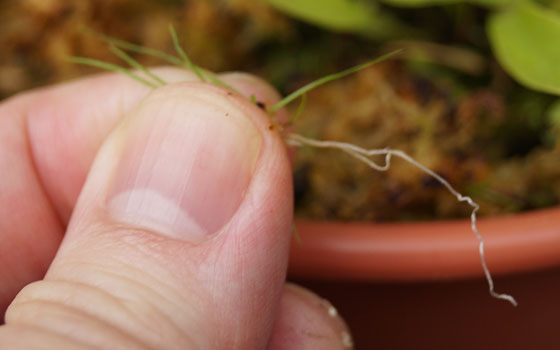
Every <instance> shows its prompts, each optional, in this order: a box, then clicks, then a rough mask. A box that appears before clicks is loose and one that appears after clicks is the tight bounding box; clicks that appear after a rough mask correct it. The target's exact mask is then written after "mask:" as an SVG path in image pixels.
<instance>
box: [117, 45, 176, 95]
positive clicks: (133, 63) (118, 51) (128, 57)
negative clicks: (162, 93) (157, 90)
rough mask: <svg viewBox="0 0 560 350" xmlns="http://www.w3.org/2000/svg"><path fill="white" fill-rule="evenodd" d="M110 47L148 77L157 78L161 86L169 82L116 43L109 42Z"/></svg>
mask: <svg viewBox="0 0 560 350" xmlns="http://www.w3.org/2000/svg"><path fill="white" fill-rule="evenodd" d="M109 49H110V50H111V52H113V53H114V54H115V55H117V56H118V57H119V58H120V59H122V60H123V61H125V62H126V63H128V64H129V65H130V66H131V67H133V68H135V69H137V70H139V71H141V72H143V73H144V74H146V75H147V76H148V77H150V78H152V79H153V80H155V81H156V82H157V83H158V84H160V85H161V86H163V85H166V84H167V83H166V82H165V81H164V80H163V79H161V78H160V77H158V76H157V75H155V74H154V73H152V72H150V71H149V70H148V69H147V68H146V67H144V65H142V64H140V63H139V62H138V61H136V60H135V59H134V58H132V57H131V56H130V55H129V54H127V53H126V52H124V51H123V50H121V49H119V48H118V47H116V46H115V45H114V44H109Z"/></svg>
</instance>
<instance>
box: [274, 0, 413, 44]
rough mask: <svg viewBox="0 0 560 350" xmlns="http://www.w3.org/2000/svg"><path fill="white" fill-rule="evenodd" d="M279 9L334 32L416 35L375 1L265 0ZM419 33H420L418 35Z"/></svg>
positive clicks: (392, 35) (395, 35) (383, 35)
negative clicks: (382, 9)
mask: <svg viewBox="0 0 560 350" xmlns="http://www.w3.org/2000/svg"><path fill="white" fill-rule="evenodd" d="M265 1H267V2H268V3H269V4H271V5H272V6H273V7H275V8H276V9H278V10H280V11H282V12H284V13H286V14H288V15H289V16H292V17H295V18H298V19H300V20H303V21H306V22H309V23H312V24H315V25H317V26H320V27H324V28H327V29H330V30H333V31H338V32H346V33H356V34H361V35H365V36H370V37H377V38H384V37H398V36H401V35H403V34H405V33H411V32H412V33H413V32H414V31H413V30H411V29H410V28H408V27H407V26H406V25H404V24H403V23H400V22H399V21H398V20H397V19H396V18H394V17H393V16H391V15H390V14H387V13H384V12H381V10H380V9H379V8H378V6H377V4H376V3H375V2H373V1H364V0H322V1H317V0H265ZM417 31H418V30H416V32H417Z"/></svg>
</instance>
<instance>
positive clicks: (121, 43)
mask: <svg viewBox="0 0 560 350" xmlns="http://www.w3.org/2000/svg"><path fill="white" fill-rule="evenodd" d="M85 30H86V32H87V33H90V34H92V35H95V36H96V37H98V38H99V39H101V40H103V41H105V42H106V43H108V44H113V45H115V46H117V47H119V48H121V49H125V50H128V51H132V52H136V53H140V54H143V55H148V56H152V57H156V58H159V59H161V60H164V61H167V62H169V63H171V64H174V65H176V66H182V65H183V61H181V60H180V59H179V58H177V57H175V56H173V55H169V54H167V53H165V52H163V51H160V50H156V49H152V48H149V47H144V46H141V45H137V44H134V43H131V42H128V41H125V40H122V39H118V38H114V37H111V36H109V35H105V34H102V33H99V32H97V31H95V30H93V29H90V28H87V29H85Z"/></svg>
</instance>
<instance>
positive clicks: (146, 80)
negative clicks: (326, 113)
mask: <svg viewBox="0 0 560 350" xmlns="http://www.w3.org/2000/svg"><path fill="white" fill-rule="evenodd" d="M169 32H170V35H171V38H172V40H173V45H174V47H175V51H176V52H177V54H178V56H179V57H180V58H178V57H176V56H173V55H169V54H167V53H164V52H161V51H158V50H154V49H151V48H146V47H142V46H139V45H136V44H132V43H129V42H126V41H123V40H120V39H116V38H112V37H109V36H106V35H103V34H100V33H95V35H97V36H98V37H99V38H101V39H102V40H104V41H105V42H106V43H107V44H108V45H109V48H110V50H111V51H112V52H113V53H114V54H115V55H116V56H118V57H119V58H121V59H122V60H123V61H125V62H126V63H128V64H129V65H130V67H131V68H133V69H135V71H133V70H131V69H130V68H125V67H121V66H118V65H115V64H111V63H107V62H103V61H99V60H95V59H91V58H85V57H69V60H70V61H71V62H74V63H78V64H84V65H89V66H93V67H97V68H101V69H104V70H110V71H115V72H119V73H122V74H126V75H127V76H129V77H131V78H132V79H135V80H137V81H138V82H140V83H142V84H144V85H146V86H149V87H150V88H157V87H160V86H163V85H166V82H165V81H164V80H163V79H161V78H159V77H157V76H156V75H155V74H153V73H152V72H150V71H149V70H148V69H147V68H146V67H144V66H142V65H141V64H140V63H139V62H137V61H136V60H134V59H133V58H132V57H131V56H130V55H129V54H127V53H126V52H125V50H127V51H132V52H136V53H141V54H145V55H149V56H153V57H157V58H160V59H162V60H164V61H166V62H168V63H171V64H173V65H177V66H180V67H183V68H185V69H189V70H191V71H193V72H194V73H195V74H196V76H197V77H198V79H200V80H201V81H203V82H208V83H211V84H216V85H219V86H222V87H224V88H226V89H229V90H232V91H235V92H237V93H239V92H238V91H236V90H235V89H234V88H233V87H232V86H230V85H228V84H227V83H225V82H224V81H222V80H221V79H219V78H218V77H217V76H216V75H215V74H214V73H212V72H210V71H208V70H206V69H204V68H202V67H200V66H197V65H196V64H194V63H193V62H192V61H191V60H190V59H189V57H188V56H187V54H186V52H185V51H184V50H183V48H182V47H181V45H180V44H179V39H178V36H177V33H176V32H175V29H174V28H173V26H171V25H170V26H169ZM398 53H399V51H393V52H390V53H388V54H385V55H383V56H380V57H378V58H375V59H373V60H370V61H367V62H364V63H362V64H359V65H356V66H354V67H351V68H348V69H346V70H343V71H341V72H338V73H334V74H331V75H327V76H324V77H322V78H319V79H317V80H315V81H313V82H311V83H309V84H307V85H305V86H303V87H301V88H299V89H297V90H296V91H294V92H293V93H291V94H289V95H288V96H286V97H284V98H283V99H282V100H280V101H279V102H277V103H276V104H274V105H272V106H270V107H268V108H264V105H262V103H260V102H259V101H257V99H256V98H255V96H254V95H251V96H246V97H247V99H248V100H249V101H251V102H252V103H253V104H255V105H257V106H258V107H259V108H262V109H264V110H265V112H266V113H267V114H268V115H269V116H270V117H271V119H272V121H273V123H275V124H276V122H275V118H274V114H275V113H276V112H277V111H278V110H280V109H281V108H283V107H285V106H287V105H288V104H289V103H291V102H293V101H295V100H296V99H298V98H301V102H300V105H299V106H298V108H297V110H296V112H295V113H294V115H293V116H292V121H293V120H294V119H295V118H297V117H298V116H299V115H300V114H301V113H302V111H303V108H304V107H305V101H306V93H307V92H309V91H311V90H313V89H315V88H317V87H318V86H320V85H323V84H326V83H328V82H330V81H333V80H337V79H341V78H343V77H345V76H347V75H350V74H352V73H355V72H357V71H359V70H362V69H365V68H367V67H370V66H371V65H373V64H376V63H379V62H382V61H384V60H387V59H389V58H391V57H393V56H395V55H397V54H398ZM141 74H142V75H141ZM278 126H279V127H282V126H281V125H278ZM284 140H285V142H286V143H287V144H289V145H291V146H295V147H302V146H309V147H315V148H332V149H337V150H340V151H342V152H345V153H347V154H349V155H350V156H352V157H354V158H356V159H358V160H360V161H362V162H364V163H365V164H367V165H368V166H370V167H371V168H372V169H374V170H378V171H387V170H388V169H389V167H390V166H391V160H392V158H393V157H396V158H400V159H402V160H404V161H406V162H408V163H410V164H411V165H413V166H415V167H416V168H418V169H420V170H421V171H423V172H424V173H426V174H427V175H429V176H431V177H432V178H434V179H435V180H437V181H438V182H439V183H440V184H441V185H443V186H444V187H445V188H446V189H447V190H448V191H449V192H450V193H451V194H452V195H453V196H455V197H456V198H457V200H458V201H459V202H466V203H467V204H468V205H469V206H471V208H472V212H471V216H470V219H471V230H472V232H473V233H474V235H475V237H476V238H477V239H478V251H479V256H480V262H481V265H482V269H483V271H484V275H485V277H486V280H487V283H488V289H489V293H490V295H491V296H492V297H494V298H498V299H502V300H506V301H508V302H510V303H511V304H512V305H514V306H517V301H516V300H515V299H514V298H513V297H512V296H511V295H509V294H502V293H497V292H496V291H495V290H494V281H493V279H492V275H491V274H490V270H489V269H488V266H487V264H486V258H485V254H484V239H483V237H482V235H481V234H480V232H479V231H478V227H477V217H476V213H477V211H478V210H479V205H478V204H477V203H476V202H474V201H473V200H472V198H470V197H468V196H464V195H462V194H461V193H459V192H458V191H457V190H455V188H453V186H451V184H450V183H449V182H448V181H446V180H445V179H444V178H443V177H441V176H440V175H438V174H437V173H435V172H434V171H432V170H430V169H428V168H427V167H425V166H424V165H422V164H420V163H419V162H417V161H416V160H414V159H413V158H412V157H410V156H409V155H407V154H406V153H404V152H402V151H399V150H394V149H389V148H385V149H369V150H368V149H364V148H361V147H358V146H356V145H353V144H350V143H345V142H338V141H322V140H315V139H310V138H307V137H304V136H302V135H299V134H295V133H287V134H286V135H284ZM376 156H384V163H382V164H379V163H376V162H374V161H373V160H372V159H371V158H372V157H376ZM293 235H294V238H295V240H296V242H297V243H298V244H301V239H300V236H299V234H298V233H297V230H296V228H295V225H294V227H293Z"/></svg>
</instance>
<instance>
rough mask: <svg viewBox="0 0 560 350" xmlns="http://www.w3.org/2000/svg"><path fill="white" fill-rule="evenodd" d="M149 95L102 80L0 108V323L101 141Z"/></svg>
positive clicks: (59, 224)
mask: <svg viewBox="0 0 560 350" xmlns="http://www.w3.org/2000/svg"><path fill="white" fill-rule="evenodd" d="M157 73H158V74H160V75H162V76H164V77H165V78H166V79H167V80H169V81H173V80H192V79H194V77H193V76H192V73H190V72H187V71H184V70H179V69H169V68H162V69H160V70H158V72H157ZM149 91H150V90H149V89H148V88H146V87H144V86H143V85H141V84H139V83H137V82H135V81H133V80H131V79H129V78H127V77H123V76H120V75H116V74H104V75H100V76H97V77H94V78H88V79H84V80H80V81H76V82H71V83H67V84H63V85H60V86H57V87H53V88H49V89H44V90H38V91H35V92H31V93H27V94H24V95H21V96H16V97H14V98H12V99H10V100H8V101H5V102H3V103H2V104H0V174H1V178H2V182H0V208H2V209H3V210H1V211H0V240H1V241H2V244H0V322H1V321H2V319H3V316H4V311H5V308H6V306H7V304H8V303H9V302H10V301H11V300H12V299H13V297H14V296H15V294H16V293H17V291H18V290H19V289H21V288H22V287H23V286H24V285H25V284H27V283H29V282H31V281H35V280H37V279H39V278H42V276H43V275H44V273H45V271H46V268H47V266H48V265H49V264H50V262H51V260H52V258H53V257H54V253H55V252H56V249H57V248H58V245H59V243H60V240H61V239H62V235H63V232H64V230H65V225H66V223H67V220H68V217H69V216H70V213H71V210H72V208H73V206H74V203H75V200H76V198H77V196H78V193H79V191H80V189H81V186H82V184H83V181H84V179H85V176H86V174H87V171H88V169H89V166H90V164H91V161H92V159H93V157H94V155H95V153H96V152H97V148H98V147H99V145H100V143H101V141H102V139H103V138H104V137H105V136H106V135H107V134H108V133H109V131H110V130H111V129H112V128H113V126H114V125H115V123H116V122H117V121H118V120H119V119H120V118H121V115H122V113H124V112H125V111H126V110H128V109H130V108H131V107H132V106H133V105H134V104H136V103H137V101H138V100H140V99H141V98H142V97H143V96H145V95H146V94H147V93H148V92H149Z"/></svg>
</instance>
